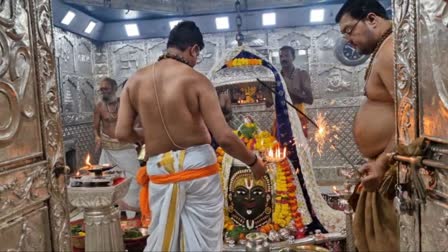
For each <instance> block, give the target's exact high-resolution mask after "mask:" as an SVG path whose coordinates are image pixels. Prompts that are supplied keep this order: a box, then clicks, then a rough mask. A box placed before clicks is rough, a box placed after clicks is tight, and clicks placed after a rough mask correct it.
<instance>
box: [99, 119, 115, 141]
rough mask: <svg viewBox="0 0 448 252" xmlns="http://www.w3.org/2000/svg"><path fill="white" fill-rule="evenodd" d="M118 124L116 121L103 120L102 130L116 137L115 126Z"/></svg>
mask: <svg viewBox="0 0 448 252" xmlns="http://www.w3.org/2000/svg"><path fill="white" fill-rule="evenodd" d="M116 126H117V123H116V122H114V123H109V122H103V125H102V128H101V131H102V132H103V133H104V134H106V135H108V136H110V137H112V138H115V127H116Z"/></svg>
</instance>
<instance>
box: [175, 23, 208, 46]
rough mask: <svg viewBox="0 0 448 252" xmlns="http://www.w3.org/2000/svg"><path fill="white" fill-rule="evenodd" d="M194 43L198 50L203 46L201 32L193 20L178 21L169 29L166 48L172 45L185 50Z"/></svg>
mask: <svg viewBox="0 0 448 252" xmlns="http://www.w3.org/2000/svg"><path fill="white" fill-rule="evenodd" d="M194 45H198V46H199V49H200V50H202V49H203V48H204V39H203V37H202V33H201V31H200V30H199V28H198V27H197V26H196V24H195V23H194V22H193V21H183V22H180V23H178V24H177V25H176V26H175V27H174V28H173V29H172V30H171V32H170V36H169V37H168V43H167V48H170V47H174V48H177V49H179V50H181V51H185V50H186V49H187V48H188V47H190V46H194Z"/></svg>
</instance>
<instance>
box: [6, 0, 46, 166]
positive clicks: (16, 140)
mask: <svg viewBox="0 0 448 252" xmlns="http://www.w3.org/2000/svg"><path fill="white" fill-rule="evenodd" d="M1 4H2V5H3V7H4V9H3V11H1V12H0V15H3V16H2V17H0V27H2V29H1V31H0V56H1V59H2V60H1V62H0V78H1V80H0V164H8V163H11V162H14V161H17V160H19V159H27V158H29V157H30V156H36V155H39V154H40V153H42V147H41V141H42V140H41V136H40V131H39V118H38V116H37V114H38V111H37V110H36V108H37V106H38V99H37V96H36V92H37V91H36V88H37V86H36V85H35V83H34V81H33V79H34V78H35V72H34V69H33V67H32V66H33V59H32V57H31V48H30V35H29V33H30V27H29V22H30V16H29V7H28V4H26V3H24V2H23V1H3V2H2V3H1ZM24 132H26V133H27V136H26V138H28V139H34V141H33V142H31V143H29V144H28V143H27V144H25V142H26V141H27V140H26V138H25V137H24V134H23V133H24ZM2 169H3V168H0V170H2Z"/></svg>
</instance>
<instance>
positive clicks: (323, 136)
mask: <svg viewBox="0 0 448 252" xmlns="http://www.w3.org/2000/svg"><path fill="white" fill-rule="evenodd" d="M316 124H317V125H318V126H319V129H318V130H317V131H316V133H315V134H314V141H315V142H316V147H317V153H319V155H322V153H323V151H324V146H325V144H326V143H328V142H330V143H332V142H333V139H339V138H338V136H337V133H338V132H340V128H339V127H338V126H337V125H330V124H329V123H328V121H327V120H326V119H325V117H324V116H323V115H322V114H321V113H318V114H317V120H316Z"/></svg>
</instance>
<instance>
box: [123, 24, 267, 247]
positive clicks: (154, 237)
mask: <svg viewBox="0 0 448 252" xmlns="http://www.w3.org/2000/svg"><path fill="white" fill-rule="evenodd" d="M203 47H204V41H203V38H202V34H201V32H200V30H199V28H198V27H197V26H196V24H195V23H194V22H191V21H184V22H181V23H179V24H178V25H177V26H176V27H175V28H173V29H172V30H171V32H170V35H169V38H168V44H167V52H166V54H164V55H162V56H161V57H160V59H159V61H158V62H156V63H154V64H152V65H150V66H147V67H144V68H142V69H140V70H139V71H137V73H135V74H134V75H133V76H132V77H131V78H130V79H129V80H128V82H127V85H126V87H125V88H124V90H123V92H122V95H121V100H120V109H119V113H118V125H117V129H116V135H117V137H118V138H119V139H121V140H127V141H131V142H133V141H135V140H137V139H139V135H138V132H136V131H135V130H133V125H132V122H133V121H134V119H135V117H136V116H137V114H138V115H139V117H140V120H141V123H142V125H143V135H144V136H145V144H146V153H147V155H148V156H149V159H148V161H147V173H148V175H149V177H150V184H149V192H150V197H149V198H150V202H151V203H150V205H151V213H152V219H151V226H150V227H149V233H151V236H149V238H148V241H147V246H146V248H145V251H179V250H186V251H221V250H222V241H223V237H222V231H223V223H224V220H223V219H224V213H223V207H224V198H223V194H222V189H221V186H220V179H219V173H218V165H217V162H216V161H217V160H216V156H215V152H214V150H213V148H212V147H211V145H210V143H211V137H210V133H209V130H210V132H211V134H213V136H214V137H215V139H216V141H217V143H218V144H219V145H220V146H221V147H222V148H223V149H224V150H225V151H226V152H227V153H228V154H230V155H232V156H233V157H235V158H237V159H239V160H241V161H242V162H244V163H245V164H247V166H248V167H250V169H251V170H252V172H253V175H254V179H258V178H261V177H262V176H263V175H264V174H265V166H264V164H263V162H262V161H261V160H260V159H259V158H258V157H257V156H256V155H255V154H254V153H252V152H250V151H249V150H247V149H246V148H245V146H244V144H243V143H242V142H241V141H240V140H239V138H238V137H237V136H236V135H235V134H234V133H233V132H232V129H231V128H230V127H229V126H228V125H227V123H226V120H225V118H224V116H223V114H222V112H221V107H220V104H219V99H218V96H217V94H216V91H215V89H214V87H213V86H212V84H211V83H210V81H209V80H208V79H207V78H206V77H204V76H203V75H202V74H200V73H198V72H197V71H195V70H194V69H193V67H194V65H195V64H196V63H197V59H198V56H199V53H200V51H201V50H202V48H203Z"/></svg>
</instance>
